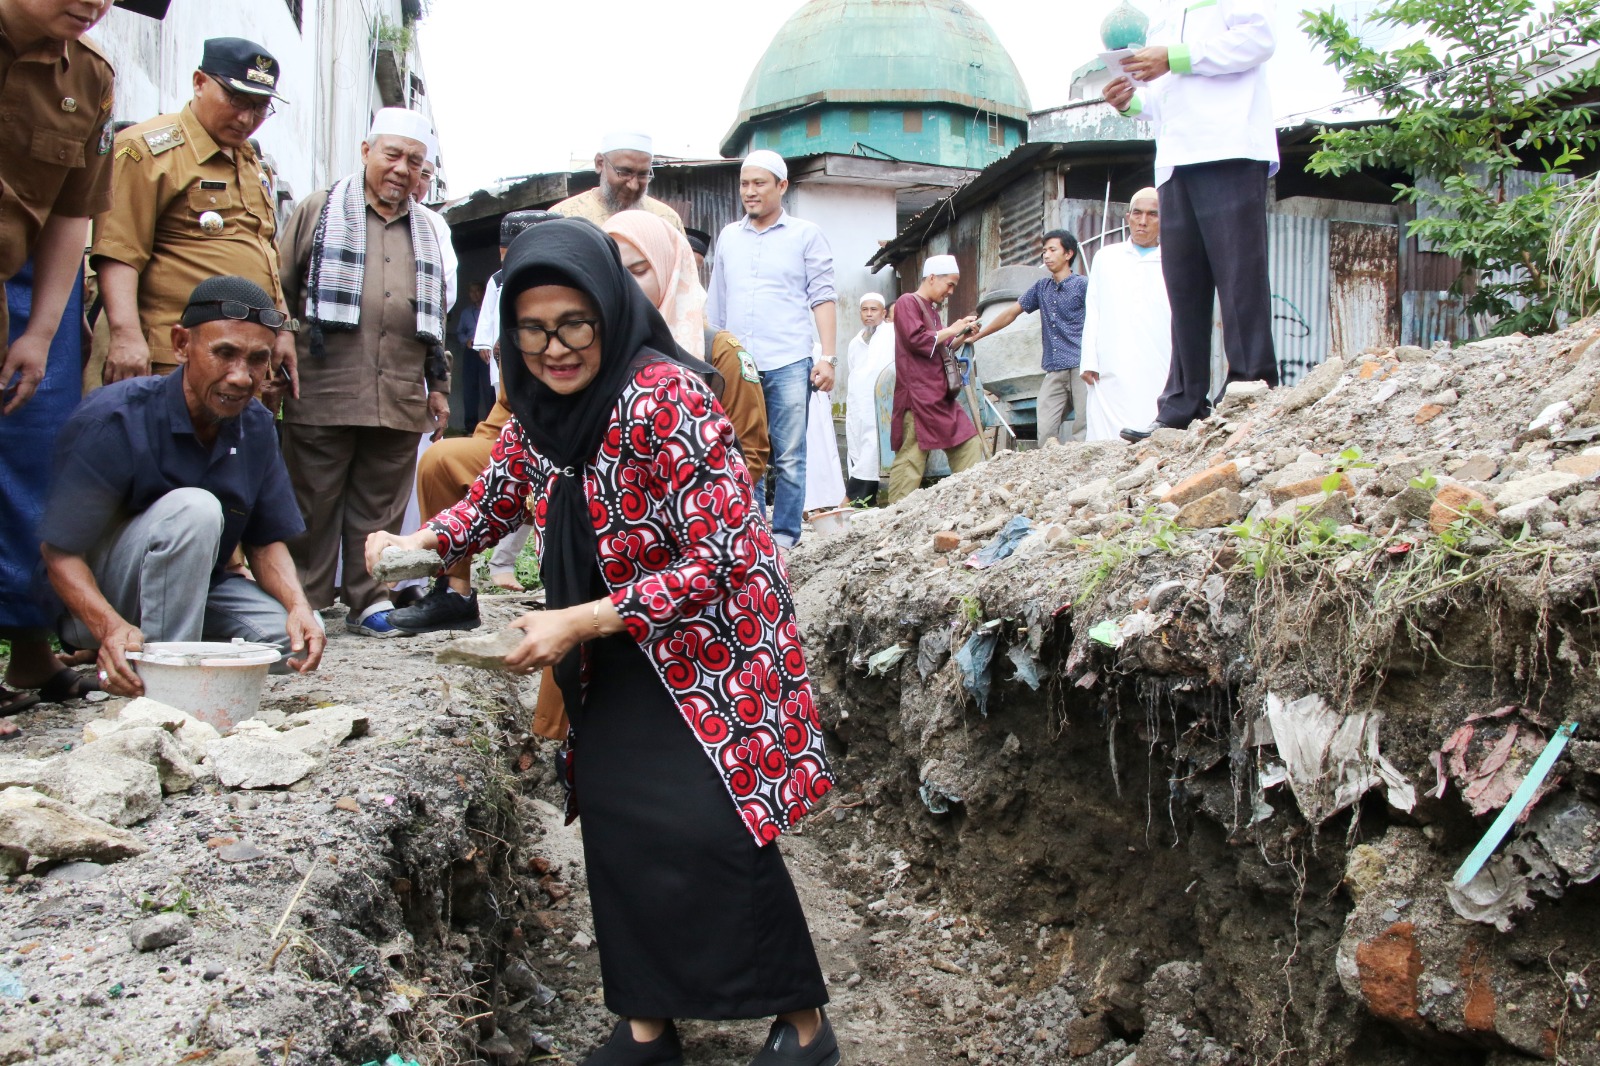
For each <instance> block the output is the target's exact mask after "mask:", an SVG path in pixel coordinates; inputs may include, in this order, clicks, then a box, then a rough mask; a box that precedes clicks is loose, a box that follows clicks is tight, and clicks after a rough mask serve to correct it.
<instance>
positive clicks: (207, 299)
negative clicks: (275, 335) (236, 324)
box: [179, 276, 278, 327]
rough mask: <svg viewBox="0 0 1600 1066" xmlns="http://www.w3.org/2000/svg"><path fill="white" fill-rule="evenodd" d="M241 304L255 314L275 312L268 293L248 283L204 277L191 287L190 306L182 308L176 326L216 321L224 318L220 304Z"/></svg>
mask: <svg viewBox="0 0 1600 1066" xmlns="http://www.w3.org/2000/svg"><path fill="white" fill-rule="evenodd" d="M225 300H226V301H229V302H231V303H241V304H244V305H245V306H246V307H249V308H252V309H254V310H257V311H276V310H277V309H278V305H277V304H275V303H273V302H272V297H270V296H268V295H267V290H265V289H263V288H262V287H261V286H260V285H257V284H256V283H255V282H253V281H251V280H249V279H248V278H240V277H233V276H223V277H216V278H207V279H206V280H204V281H202V282H201V283H200V284H198V285H196V286H195V287H194V291H193V292H191V293H190V294H189V303H188V304H187V305H186V306H185V307H184V309H183V317H182V318H180V319H179V323H180V324H181V325H183V326H184V327H189V326H198V325H199V324H200V323H202V322H215V321H216V320H217V319H219V318H226V317H228V316H226V315H224V314H223V313H222V311H221V310H220V305H221V304H222V302H223V301H225Z"/></svg>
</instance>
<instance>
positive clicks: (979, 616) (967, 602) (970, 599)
mask: <svg viewBox="0 0 1600 1066" xmlns="http://www.w3.org/2000/svg"><path fill="white" fill-rule="evenodd" d="M959 609H960V612H961V617H962V618H964V619H966V620H967V621H968V622H971V623H972V624H973V625H977V624H978V623H979V622H981V621H983V603H982V601H980V600H979V599H978V597H977V595H976V594H975V593H971V592H969V593H967V594H966V595H965V596H963V597H961V604H960V608H959Z"/></svg>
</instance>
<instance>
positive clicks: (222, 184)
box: [200, 181, 228, 191]
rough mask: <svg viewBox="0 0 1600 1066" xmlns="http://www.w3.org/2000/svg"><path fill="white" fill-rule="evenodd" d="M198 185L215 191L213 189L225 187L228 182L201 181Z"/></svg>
mask: <svg viewBox="0 0 1600 1066" xmlns="http://www.w3.org/2000/svg"><path fill="white" fill-rule="evenodd" d="M200 187H201V188H202V189H209V190H213V191H215V190H220V189H226V188H227V187H228V183H227V182H225V181H202V182H200Z"/></svg>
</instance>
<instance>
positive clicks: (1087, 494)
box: [1067, 477, 1111, 511]
mask: <svg viewBox="0 0 1600 1066" xmlns="http://www.w3.org/2000/svg"><path fill="white" fill-rule="evenodd" d="M1110 489H1111V479H1110V478H1108V477H1100V478H1095V479H1094V480H1093V481H1090V482H1086V483H1085V484H1082V485H1079V486H1078V487H1077V488H1075V489H1073V490H1072V491H1071V492H1069V493H1067V503H1069V504H1071V505H1072V506H1073V507H1083V506H1085V505H1088V504H1092V503H1098V502H1100V501H1102V500H1105V499H1109V497H1110V491H1109V490H1110ZM1090 509H1091V510H1095V511H1104V510H1106V507H1105V506H1099V507H1091V508H1090Z"/></svg>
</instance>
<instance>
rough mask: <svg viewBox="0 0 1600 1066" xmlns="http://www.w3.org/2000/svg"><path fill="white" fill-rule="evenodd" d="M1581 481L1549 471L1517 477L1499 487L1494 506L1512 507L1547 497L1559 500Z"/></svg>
mask: <svg viewBox="0 0 1600 1066" xmlns="http://www.w3.org/2000/svg"><path fill="white" fill-rule="evenodd" d="M1581 480H1582V478H1580V477H1578V475H1576V474H1568V473H1565V472H1564V471H1560V470H1549V471H1546V472H1545V473H1542V474H1533V475H1530V476H1528V477H1519V478H1516V479H1515V480H1512V481H1508V482H1506V483H1505V484H1504V485H1502V486H1501V487H1500V491H1499V492H1497V493H1495V495H1494V505H1495V506H1496V507H1514V506H1516V505H1517V504H1519V503H1523V502H1525V501H1527V500H1531V499H1534V498H1536V497H1539V496H1548V497H1550V499H1551V500H1559V499H1561V497H1563V496H1565V495H1566V493H1567V490H1568V489H1570V488H1572V486H1574V485H1576V484H1578V482H1579V481H1581Z"/></svg>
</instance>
